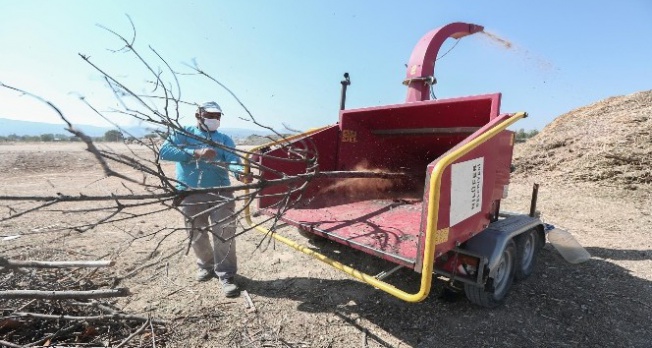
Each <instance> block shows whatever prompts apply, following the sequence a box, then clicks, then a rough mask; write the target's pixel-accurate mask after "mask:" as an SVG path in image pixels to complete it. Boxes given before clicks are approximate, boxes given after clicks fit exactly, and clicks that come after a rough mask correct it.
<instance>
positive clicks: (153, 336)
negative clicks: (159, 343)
mask: <svg viewBox="0 0 652 348" xmlns="http://www.w3.org/2000/svg"><path fill="white" fill-rule="evenodd" d="M149 328H150V330H151V332H152V348H156V334H155V333H154V324H153V323H152V321H151V320H150V321H149Z"/></svg>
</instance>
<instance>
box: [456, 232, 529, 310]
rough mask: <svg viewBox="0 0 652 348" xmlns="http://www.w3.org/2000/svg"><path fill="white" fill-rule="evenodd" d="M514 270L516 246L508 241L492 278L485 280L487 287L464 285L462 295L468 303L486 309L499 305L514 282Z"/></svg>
mask: <svg viewBox="0 0 652 348" xmlns="http://www.w3.org/2000/svg"><path fill="white" fill-rule="evenodd" d="M515 268H516V245H515V243H514V241H512V240H510V241H509V242H508V243H507V245H506V246H505V249H504V250H503V252H502V254H501V256H500V261H498V266H497V269H496V272H495V276H494V277H493V278H489V279H488V280H487V286H485V287H484V288H483V287H479V286H475V285H472V284H464V293H465V294H466V297H467V298H468V299H469V301H471V302H473V303H475V304H477V305H479V306H482V307H487V308H494V307H497V306H499V305H501V304H502V303H503V302H504V301H505V298H506V297H507V294H508V293H509V289H510V288H511V287H512V283H513V282H514V269H515Z"/></svg>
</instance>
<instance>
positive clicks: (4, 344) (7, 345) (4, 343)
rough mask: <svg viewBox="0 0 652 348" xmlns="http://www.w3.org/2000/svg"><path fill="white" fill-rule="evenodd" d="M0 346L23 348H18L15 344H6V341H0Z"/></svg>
mask: <svg viewBox="0 0 652 348" xmlns="http://www.w3.org/2000/svg"><path fill="white" fill-rule="evenodd" d="M0 346H3V347H5V346H6V347H11V348H23V346H19V345H17V344H13V343H11V342H7V341H3V340H0Z"/></svg>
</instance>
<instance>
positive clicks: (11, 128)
mask: <svg viewBox="0 0 652 348" xmlns="http://www.w3.org/2000/svg"><path fill="white" fill-rule="evenodd" d="M75 127H77V128H79V129H80V130H81V131H82V132H84V133H85V134H86V135H88V136H91V137H101V136H104V134H105V133H106V132H107V131H109V130H111V129H115V128H113V127H97V126H90V125H77V124H76V125H75ZM125 130H126V131H127V132H128V133H129V134H131V135H133V136H135V137H142V136H144V135H146V134H149V133H151V131H152V129H149V128H145V127H126V128H125ZM220 132H223V133H226V134H227V135H229V136H231V137H232V138H234V140H235V139H243V138H247V137H248V136H250V135H266V134H270V132H268V131H262V130H254V129H246V128H220ZM11 134H16V135H19V136H23V135H28V136H36V135H41V134H65V135H70V133H68V132H67V131H66V130H65V125H64V124H56V123H42V122H31V121H19V120H10V119H6V118H0V136H8V135H11Z"/></svg>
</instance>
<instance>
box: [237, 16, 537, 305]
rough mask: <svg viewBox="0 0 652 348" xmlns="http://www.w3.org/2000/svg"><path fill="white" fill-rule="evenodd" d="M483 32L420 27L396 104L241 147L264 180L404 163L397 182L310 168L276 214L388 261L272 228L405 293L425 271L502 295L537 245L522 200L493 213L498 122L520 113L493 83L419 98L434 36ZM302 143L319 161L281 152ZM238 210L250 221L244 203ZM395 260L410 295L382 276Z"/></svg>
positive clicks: (471, 294) (457, 26) (508, 149)
mask: <svg viewBox="0 0 652 348" xmlns="http://www.w3.org/2000/svg"><path fill="white" fill-rule="evenodd" d="M482 30H483V27H481V26H478V25H474V24H467V23H452V24H448V25H446V26H443V27H441V28H438V29H435V30H433V31H431V32H429V33H427V34H426V35H425V36H424V37H422V38H421V40H420V41H419V42H418V44H417V45H416V47H415V48H414V50H413V52H412V55H411V57H410V60H409V64H408V66H407V73H406V79H405V81H404V84H405V85H407V88H408V92H407V97H406V100H405V103H403V104H397V105H386V106H379V107H369V108H362V109H349V110H341V111H340V114H339V122H338V123H337V124H334V125H331V126H326V127H323V128H320V129H317V130H313V131H310V132H307V133H303V134H300V135H298V136H294V137H292V138H291V139H289V140H288V139H285V140H284V141H279V142H274V143H269V144H266V145H264V146H261V147H259V148H256V149H254V150H252V151H253V152H258V153H260V155H259V156H257V158H256V159H255V163H256V164H259V165H260V167H261V168H267V169H263V170H261V171H260V177H261V180H263V181H265V180H267V181H273V180H276V179H280V178H283V177H287V176H296V175H298V174H301V173H305V172H306V171H307V170H308V168H309V166H311V165H313V166H314V168H310V170H317V171H319V172H346V171H361V170H362V171H369V172H374V173H382V172H390V173H403V174H404V177H403V178H402V179H400V180H390V179H385V178H374V179H369V178H367V179H365V178H356V179H351V178H335V177H317V178H315V179H313V180H310V181H309V182H307V183H305V185H304V186H303V188H302V190H301V191H300V192H298V193H296V194H295V198H297V203H296V204H293V205H292V206H289V207H288V208H289V209H286V210H284V212H283V214H282V215H281V217H280V219H281V220H283V221H284V222H285V223H288V224H291V225H294V226H297V227H298V228H299V229H301V230H302V231H304V233H309V234H312V235H316V236H321V237H323V238H327V239H329V240H332V241H334V242H337V243H341V244H343V245H346V246H348V247H350V248H354V249H357V250H360V251H363V252H365V253H368V254H371V255H374V256H377V257H380V258H382V259H385V260H387V261H390V262H392V263H393V264H395V265H396V267H394V268H393V269H391V270H389V271H387V272H383V273H381V274H379V275H376V276H374V275H369V274H365V273H363V272H361V271H359V270H356V269H355V268H352V267H349V266H347V265H344V264H342V263H340V262H338V261H336V260H334V259H331V258H329V257H327V256H325V255H323V254H321V253H319V252H318V251H316V250H314V249H313V248H309V247H307V246H303V245H301V244H299V243H297V242H295V241H293V240H292V239H291V238H288V236H283V235H281V234H279V233H276V232H274V233H271V235H272V236H273V237H274V238H276V239H277V240H279V241H281V242H283V243H285V244H287V245H289V246H290V247H292V248H295V249H297V250H299V251H301V252H304V253H306V254H308V255H311V256H313V257H314V258H316V259H318V260H320V261H323V262H325V263H327V264H329V265H331V266H332V267H335V268H337V269H339V270H341V271H343V272H345V273H347V274H349V275H350V276H352V277H354V278H356V279H359V280H361V281H363V282H365V283H368V284H370V285H372V286H374V287H376V288H378V289H380V290H383V291H385V292H387V293H389V294H391V295H394V296H396V297H398V298H400V299H402V300H405V301H409V302H418V301H421V300H423V299H424V298H425V297H426V296H428V293H429V292H430V289H431V283H432V280H433V275H436V276H437V277H444V278H447V279H448V280H449V282H450V284H456V285H458V288H460V289H461V288H463V289H464V292H465V293H466V295H467V297H468V298H469V300H470V301H472V302H473V303H476V304H479V305H481V306H486V307H493V306H496V305H498V304H500V303H501V302H502V301H503V300H504V299H505V296H506V295H507V293H508V291H509V288H510V286H511V284H512V282H513V280H514V279H515V278H516V279H524V278H526V277H528V276H529V275H530V274H531V273H532V271H533V269H534V265H535V263H536V260H537V254H538V252H539V250H540V249H541V247H542V246H543V245H544V243H545V229H546V226H545V225H544V224H543V223H542V221H541V220H540V219H539V218H538V217H537V216H536V214H535V213H534V208H533V207H531V208H532V209H531V213H530V214H529V215H528V214H513V213H504V212H501V211H500V202H501V199H503V198H505V197H506V192H507V185H508V184H509V179H510V171H511V166H512V165H511V163H512V150H513V146H514V133H513V132H511V131H509V130H507V128H508V127H509V126H510V125H512V124H513V123H514V122H516V121H518V120H519V119H521V118H523V117H526V114H525V113H523V112H519V113H500V98H501V95H500V93H495V94H487V95H477V96H469V97H461V98H452V99H439V100H429V99H430V90H431V87H432V84H433V83H434V82H435V79H434V66H435V59H436V57H437V53H438V51H439V49H440V47H441V45H442V44H443V43H444V41H445V40H446V39H448V38H454V39H460V38H462V37H464V36H466V35H470V34H474V33H477V32H480V31H482ZM342 84H343V88H345V87H346V85H345V83H344V81H343V82H342ZM306 144H310V146H311V147H312V148H313V149H314V150H315V151H314V152H315V153H316V154H318V160H315V161H314V162H313V163H312V164H310V163H306V162H292V161H290V160H289V159H290V158H291V157H292V151H291V150H290V149H293V146H294V149H295V151H296V148H304V147H305V146H307V145H306ZM251 161H252V162H253V161H254V159H252V160H251ZM249 164H251V162H250V163H249ZM247 170H249V168H248V167H247ZM287 190H288V187H286V186H283V185H275V186H269V187H266V188H264V189H262V191H261V192H260V194H259V196H260V198H259V199H258V202H257V204H258V211H257V212H258V213H262V214H277V209H276V208H275V207H277V206H278V205H279V201H280V200H282V199H284V197H286V195H284V192H287ZM534 202H535V200H534V199H533V205H534ZM246 218H247V219H248V221H249V223H250V224H253V220H252V218H251V212H250V211H249V210H248V209H247V211H246ZM256 228H257V229H258V230H260V231H262V232H266V233H270V231H269V230H268V229H267V228H264V227H263V226H256ZM400 268H409V269H412V270H414V271H415V272H417V273H419V274H420V276H421V281H420V288H419V290H418V291H417V292H416V293H409V292H407V291H404V290H401V289H400V287H397V286H394V285H392V284H390V283H388V282H386V281H384V279H385V277H387V276H388V275H389V274H391V273H393V272H394V271H396V270H398V269H400Z"/></svg>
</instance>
